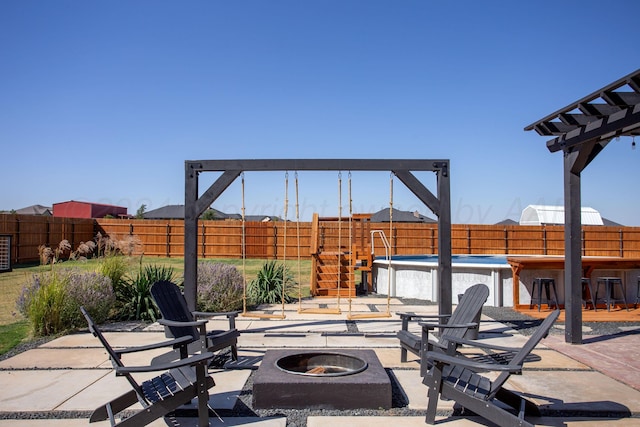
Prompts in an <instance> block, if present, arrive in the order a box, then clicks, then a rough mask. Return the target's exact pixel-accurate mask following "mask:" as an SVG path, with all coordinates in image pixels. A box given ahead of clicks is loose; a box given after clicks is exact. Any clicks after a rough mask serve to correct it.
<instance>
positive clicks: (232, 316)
mask: <svg viewBox="0 0 640 427" xmlns="http://www.w3.org/2000/svg"><path fill="white" fill-rule="evenodd" d="M191 314H193V317H194V318H196V319H198V318H209V317H220V316H225V317H226V318H227V319H228V320H229V329H234V328H235V327H236V317H238V315H239V314H240V312H239V311H221V312H217V313H215V312H207V311H193V312H191Z"/></svg>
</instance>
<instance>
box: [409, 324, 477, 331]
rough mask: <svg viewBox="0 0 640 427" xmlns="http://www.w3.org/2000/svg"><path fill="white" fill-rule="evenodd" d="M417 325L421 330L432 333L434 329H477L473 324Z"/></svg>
mask: <svg viewBox="0 0 640 427" xmlns="http://www.w3.org/2000/svg"><path fill="white" fill-rule="evenodd" d="M419 325H420V326H422V329H423V330H428V331H432V330H434V329H436V328H452V329H461V328H464V329H475V328H477V327H478V324H477V323H475V322H470V323H457V324H448V323H428V322H420V323H419Z"/></svg>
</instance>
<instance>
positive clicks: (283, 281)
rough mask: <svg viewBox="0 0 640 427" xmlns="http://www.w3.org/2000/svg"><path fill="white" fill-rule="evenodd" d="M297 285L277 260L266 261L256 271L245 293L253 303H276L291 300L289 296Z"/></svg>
mask: <svg viewBox="0 0 640 427" xmlns="http://www.w3.org/2000/svg"><path fill="white" fill-rule="evenodd" d="M296 286H297V283H296V281H295V280H294V279H293V275H292V274H291V273H290V272H289V270H288V269H287V268H286V267H285V265H284V264H282V263H279V262H278V261H267V262H266V263H264V265H263V266H262V269H261V270H260V271H258V274H257V275H256V278H255V279H253V280H252V281H251V282H250V283H249V286H248V287H247V295H248V296H249V299H250V300H251V302H252V303H253V304H256V305H259V304H277V303H281V302H282V299H283V295H284V302H285V303H290V302H292V301H293V297H292V296H291V294H292V292H293V290H294V288H295V287H296Z"/></svg>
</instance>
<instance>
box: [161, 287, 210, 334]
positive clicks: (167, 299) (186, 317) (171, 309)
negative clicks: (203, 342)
mask: <svg viewBox="0 0 640 427" xmlns="http://www.w3.org/2000/svg"><path fill="white" fill-rule="evenodd" d="M151 296H152V297H153V299H154V301H155V302H156V304H157V305H158V308H159V309H160V312H161V313H162V317H163V318H164V319H166V320H174V321H177V322H192V321H193V320H194V318H193V315H192V314H191V311H189V308H188V307H187V301H186V300H185V298H184V295H183V294H182V291H180V288H179V287H178V286H177V285H176V284H175V283H171V282H169V281H166V280H162V281H160V282H156V283H154V284H153V286H151ZM168 328H169V331H170V332H171V335H172V336H173V337H175V338H180V337H184V336H187V335H191V336H192V337H193V339H194V341H195V340H198V339H199V338H200V333H199V332H198V328H196V327H194V326H169V327H168Z"/></svg>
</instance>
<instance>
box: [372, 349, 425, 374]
mask: <svg viewBox="0 0 640 427" xmlns="http://www.w3.org/2000/svg"><path fill="white" fill-rule="evenodd" d="M373 350H374V351H375V352H376V354H377V355H378V360H380V363H382V366H384V367H385V368H402V369H416V370H417V369H420V359H419V358H418V357H417V356H416V357H415V358H411V357H408V358H407V359H408V361H407V362H404V363H403V362H400V348H399V347H398V348H374V349H373ZM410 354H411V353H410ZM411 355H413V354H411Z"/></svg>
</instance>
